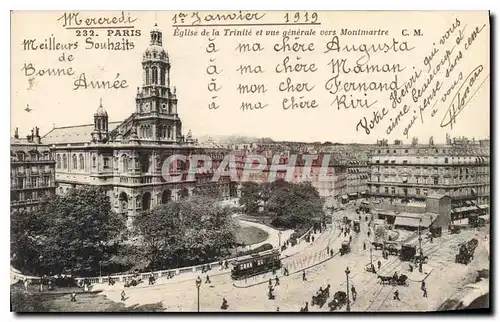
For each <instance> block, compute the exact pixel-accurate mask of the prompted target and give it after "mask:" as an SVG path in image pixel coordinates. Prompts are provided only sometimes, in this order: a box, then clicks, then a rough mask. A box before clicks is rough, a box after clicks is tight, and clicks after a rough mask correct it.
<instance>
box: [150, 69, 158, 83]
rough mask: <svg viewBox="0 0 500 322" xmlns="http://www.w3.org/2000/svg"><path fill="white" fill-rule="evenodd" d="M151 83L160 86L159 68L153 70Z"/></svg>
mask: <svg viewBox="0 0 500 322" xmlns="http://www.w3.org/2000/svg"><path fill="white" fill-rule="evenodd" d="M151 83H152V84H158V68H156V67H153V68H151Z"/></svg>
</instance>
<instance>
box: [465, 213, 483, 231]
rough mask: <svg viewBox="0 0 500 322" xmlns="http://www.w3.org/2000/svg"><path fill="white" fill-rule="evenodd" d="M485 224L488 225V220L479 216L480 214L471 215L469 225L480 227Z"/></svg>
mask: <svg viewBox="0 0 500 322" xmlns="http://www.w3.org/2000/svg"><path fill="white" fill-rule="evenodd" d="M484 225H486V220H484V218H481V217H479V215H478V214H470V215H469V226H471V227H473V228H478V227H483V226H484Z"/></svg>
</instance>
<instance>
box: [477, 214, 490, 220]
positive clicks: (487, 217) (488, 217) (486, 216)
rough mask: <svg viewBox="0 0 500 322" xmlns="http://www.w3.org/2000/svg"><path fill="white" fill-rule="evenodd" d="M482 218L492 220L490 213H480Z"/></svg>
mask: <svg viewBox="0 0 500 322" xmlns="http://www.w3.org/2000/svg"><path fill="white" fill-rule="evenodd" d="M479 217H480V218H483V219H484V220H490V215H488V214H482V215H479Z"/></svg>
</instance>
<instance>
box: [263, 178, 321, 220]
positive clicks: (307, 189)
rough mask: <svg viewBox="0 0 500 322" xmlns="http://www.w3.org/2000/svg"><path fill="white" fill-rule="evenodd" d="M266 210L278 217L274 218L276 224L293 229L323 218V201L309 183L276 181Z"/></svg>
mask: <svg viewBox="0 0 500 322" xmlns="http://www.w3.org/2000/svg"><path fill="white" fill-rule="evenodd" d="M267 208H268V211H270V212H273V213H275V214H276V217H279V219H278V218H275V219H278V222H281V223H282V224H283V225H284V226H288V227H294V228H296V227H298V226H301V225H303V224H308V223H310V222H311V220H312V219H313V218H318V217H323V200H322V199H321V198H320V196H319V193H318V190H317V189H316V188H315V187H313V186H312V185H311V184H310V183H300V184H293V183H288V182H286V181H284V180H277V181H276V182H275V184H274V185H273V191H272V193H271V197H270V199H269V201H268V207H267ZM275 222H276V221H275Z"/></svg>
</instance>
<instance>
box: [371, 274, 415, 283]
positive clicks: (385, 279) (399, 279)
mask: <svg viewBox="0 0 500 322" xmlns="http://www.w3.org/2000/svg"><path fill="white" fill-rule="evenodd" d="M377 278H378V279H379V282H380V284H389V285H399V286H408V284H409V283H408V276H406V275H404V274H401V275H399V276H396V275H392V276H382V275H378V276H377Z"/></svg>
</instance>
